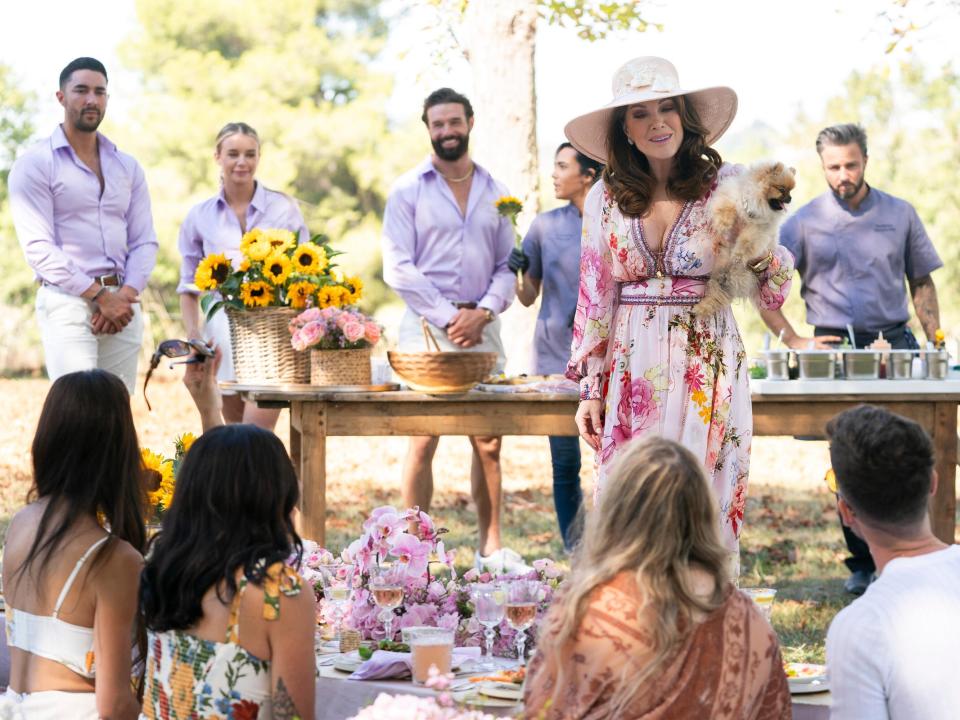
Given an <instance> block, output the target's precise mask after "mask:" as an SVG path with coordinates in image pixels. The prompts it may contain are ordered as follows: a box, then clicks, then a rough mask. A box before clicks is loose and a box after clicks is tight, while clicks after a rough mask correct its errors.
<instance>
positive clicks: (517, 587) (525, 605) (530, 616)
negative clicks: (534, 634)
mask: <svg viewBox="0 0 960 720" xmlns="http://www.w3.org/2000/svg"><path fill="white" fill-rule="evenodd" d="M505 589H506V592H507V602H506V605H505V607H504V612H505V613H506V616H507V622H508V623H510V627H512V628H513V629H514V630H516V631H517V637H516V645H517V658H518V659H519V660H520V664H521V665H526V658H525V652H524V651H525V650H526V644H527V632H526V630H527V628H528V627H530V626H531V625H533V621H534V620H536V618H537V603H539V602H540V592H541V588H540V581H539V580H513V581H512V582H510V583H508V584H507V585H506V588H505Z"/></svg>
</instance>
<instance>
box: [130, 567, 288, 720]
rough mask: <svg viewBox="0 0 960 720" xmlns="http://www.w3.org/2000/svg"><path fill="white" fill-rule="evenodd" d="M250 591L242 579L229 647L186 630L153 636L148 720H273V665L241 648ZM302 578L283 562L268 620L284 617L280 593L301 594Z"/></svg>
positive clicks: (268, 591) (273, 570) (276, 571)
mask: <svg viewBox="0 0 960 720" xmlns="http://www.w3.org/2000/svg"><path fill="white" fill-rule="evenodd" d="M246 586H247V579H246V577H241V578H240V580H239V583H238V588H237V594H236V596H235V597H234V598H233V601H232V603H231V605H230V620H229V622H228V624H227V636H226V642H222V643H218V642H214V641H212V640H203V639H201V638H198V637H195V636H193V635H190V634H189V633H187V632H183V631H180V630H169V631H167V632H162V633H154V632H151V633H149V636H148V645H149V654H148V657H147V673H146V679H147V685H146V690H145V692H144V696H143V714H142V716H141V717H143V718H147V719H148V720H186V719H187V718H189V719H190V720H214V719H216V720H270V718H272V717H273V712H272V708H271V685H270V661H269V660H262V659H260V658H258V657H257V656H255V655H253V654H252V653H250V652H248V651H247V650H245V649H244V648H243V647H241V646H240V644H239V641H240V637H239V627H238V616H239V612H240V599H241V597H242V595H243V591H244V589H245V588H246ZM300 586H301V580H300V576H299V575H298V574H297V573H296V571H295V570H293V569H292V568H291V567H289V566H287V565H284V564H283V563H282V562H277V563H274V564H273V565H271V566H270V567H269V568H268V570H267V575H266V579H265V580H264V583H263V597H264V601H263V619H264V620H267V621H272V620H276V619H278V618H279V617H280V594H281V593H282V594H284V595H286V596H287V597H293V596H295V595H297V594H299V592H300Z"/></svg>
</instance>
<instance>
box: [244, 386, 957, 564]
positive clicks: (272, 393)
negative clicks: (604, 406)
mask: <svg viewBox="0 0 960 720" xmlns="http://www.w3.org/2000/svg"><path fill="white" fill-rule="evenodd" d="M230 389H231V390H235V391H237V392H239V393H240V394H241V395H242V396H243V397H244V399H246V400H250V401H254V402H257V403H258V404H260V405H261V406H267V407H289V408H290V455H291V458H292V459H293V462H294V465H295V467H296V468H297V471H298V475H299V477H300V481H301V485H302V488H303V490H302V499H301V513H302V517H301V530H302V533H303V535H304V536H305V537H308V538H311V539H313V540H316V541H317V542H318V543H320V544H321V545H323V544H324V542H325V541H326V531H325V521H326V511H327V500H326V494H327V456H326V439H327V438H328V437H336V436H377V435H381V436H382V435H576V434H577V430H576V426H575V425H574V422H573V416H574V414H575V413H576V409H577V402H578V401H577V398H576V396H574V395H567V394H541V393H514V394H506V393H491V392H482V391H472V392H469V393H465V394H463V395H457V396H447V397H435V396H429V395H423V394H421V393H416V392H410V391H394V392H376V393H367V392H361V393H344V392H324V391H323V390H321V389H319V388H316V387H312V386H309V385H299V386H298V385H290V386H286V387H283V388H277V387H265V386H254V385H239V384H230ZM751 390H752V398H753V424H754V428H753V434H754V435H755V436H761V435H800V436H807V437H823V433H824V427H825V425H826V423H827V421H828V420H829V419H830V418H831V417H833V416H834V415H836V414H837V413H839V412H841V411H843V410H846V409H847V408H850V407H853V406H855V405H857V404H859V403H861V402H869V403H871V404H875V405H882V406H884V407H887V408H889V409H890V410H892V411H893V412H896V413H899V414H901V415H904V416H906V417H909V418H912V419H914V420H916V421H917V422H919V423H920V425H922V426H923V427H924V429H926V431H927V432H928V433H930V436H931V437H932V438H933V443H934V446H935V449H936V470H937V474H938V475H939V478H940V484H939V487H938V489H937V493H936V495H935V496H934V497H933V498H932V499H931V511H932V519H933V527H934V532H936V534H937V536H938V537H940V538H941V539H943V540H944V541H946V542H951V543H952V542H954V532H955V515H956V463H957V406H958V404H960V380H944V381H934V380H929V381H919V380H917V381H914V380H907V381H902V382H897V381H883V380H874V381H861V382H845V381H820V382H811V381H787V382H780V383H776V382H773V381H761V382H754V383H753V384H752V386H751Z"/></svg>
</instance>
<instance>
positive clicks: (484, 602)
mask: <svg viewBox="0 0 960 720" xmlns="http://www.w3.org/2000/svg"><path fill="white" fill-rule="evenodd" d="M472 594H473V605H474V617H475V618H477V622H479V623H480V624H481V625H483V627H484V633H483V636H484V640H485V642H486V648H487V651H486V653H485V655H486V661H484V662H483V663H481V664H480V665H478V666H477V669H478V670H482V671H484V672H487V671H490V670H496V669H497V664H496V663H495V662H494V661H493V638H494V632H493V629H494V628H495V627H496V626H497V625H499V624H500V622H501V621H502V620H503V614H504V604H505V603H506V602H507V593H506V591H505V590H504V589H503V588H502V587H500V586H499V585H497V584H492V583H490V584H488V583H481V584H477V585H475V586H474V587H473V590H472Z"/></svg>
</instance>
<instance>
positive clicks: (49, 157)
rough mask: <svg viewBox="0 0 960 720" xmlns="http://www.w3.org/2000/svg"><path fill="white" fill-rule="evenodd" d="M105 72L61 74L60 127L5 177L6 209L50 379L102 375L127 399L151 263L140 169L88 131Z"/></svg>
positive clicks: (84, 69) (80, 62) (88, 68)
mask: <svg viewBox="0 0 960 720" xmlns="http://www.w3.org/2000/svg"><path fill="white" fill-rule="evenodd" d="M107 98H108V95H107V70H106V68H105V67H104V66H103V64H102V63H101V62H99V61H98V60H95V59H94V58H89V57H81V58H77V59H76V60H74V61H73V62H71V63H70V64H69V65H67V66H66V67H65V68H64V69H63V71H62V72H61V73H60V89H59V90H58V91H57V100H58V101H59V102H60V104H61V105H62V106H63V123H62V124H61V125H58V126H57V128H56V129H55V130H54V131H53V134H52V135H51V136H50V137H48V138H44V139H43V140H41V141H40V142H38V143H37V144H36V145H34V146H33V147H31V148H30V149H29V150H27V152H26V153H24V154H23V156H22V157H20V158H19V159H18V160H17V161H16V162H15V163H14V164H13V168H12V169H11V171H10V177H9V181H8V184H9V190H10V207H11V209H12V211H13V220H14V224H15V226H16V229H17V237H18V238H19V240H20V245H21V246H22V247H23V252H24V255H25V256H26V258H27V263H28V264H29V265H30V267H31V268H33V271H34V273H35V274H36V277H37V281H38V282H39V283H40V287H39V289H38V290H37V300H36V314H37V323H38V324H39V326H40V335H41V339H42V342H43V351H44V356H45V359H46V365H47V374H48V375H49V376H50V379H51V380H56V379H57V378H58V377H60V376H61V375H65V374H67V373H70V372H75V371H78V370H88V369H91V368H102V369H103V370H108V371H110V372H112V373H114V374H115V375H118V376H119V377H120V378H121V379H122V380H123V381H124V383H126V385H127V389H128V390H129V391H130V392H131V394H132V393H133V389H134V384H135V382H136V376H137V357H138V354H139V350H140V343H141V339H142V336H143V321H142V319H141V315H140V305H139V295H140V293H141V292H142V291H143V289H144V288H145V287H146V285H147V278H149V276H150V272H151V271H152V270H153V266H154V264H155V262H156V257H157V238H156V234H155V233H154V230H153V217H152V215H151V213H150V197H149V195H148V193H147V183H146V180H145V179H144V175H143V170H142V169H141V167H140V165H139V164H138V163H137V161H136V160H134V159H133V158H132V157H130V156H129V155H126V154H125V153H121V152H120V151H119V150H117V146H116V145H114V144H113V143H112V142H110V141H109V140H108V139H107V138H106V137H104V136H103V135H101V134H100V133H98V132H97V128H98V127H99V125H100V122H101V121H102V120H103V116H104V113H105V112H106V109H107Z"/></svg>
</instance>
